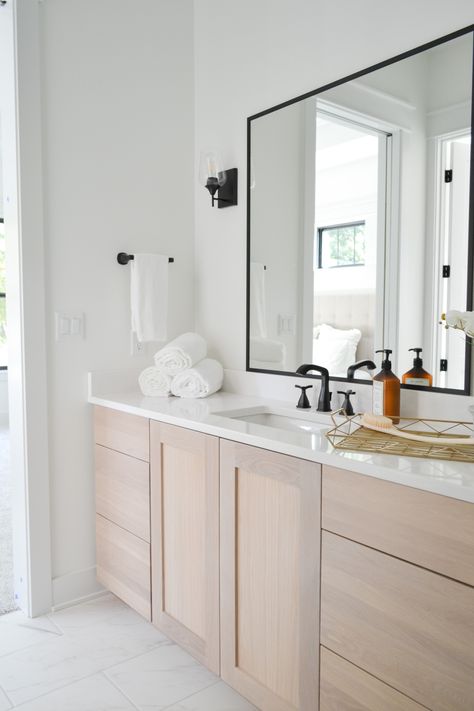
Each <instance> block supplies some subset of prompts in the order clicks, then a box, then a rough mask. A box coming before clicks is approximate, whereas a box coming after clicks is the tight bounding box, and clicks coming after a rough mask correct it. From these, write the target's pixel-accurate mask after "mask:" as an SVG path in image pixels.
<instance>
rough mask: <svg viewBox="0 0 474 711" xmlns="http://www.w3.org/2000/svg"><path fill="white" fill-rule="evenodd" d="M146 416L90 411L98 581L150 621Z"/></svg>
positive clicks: (148, 484) (147, 437)
mask: <svg viewBox="0 0 474 711" xmlns="http://www.w3.org/2000/svg"><path fill="white" fill-rule="evenodd" d="M148 427H149V424H148V420H147V419H146V418H144V417H137V416H135V415H128V414H126V413H123V412H119V411H117V410H112V409H109V408H105V407H96V408H95V411H94V433H95V443H96V444H95V469H96V479H95V483H96V551H97V579H98V580H99V582H100V583H102V585H104V587H106V588H107V589H108V590H110V591H111V592H113V593H115V595H117V596H118V597H120V598H121V599H122V600H124V601H125V602H126V603H127V604H128V605H130V607H133V608H134V609H135V610H137V612H139V613H140V614H141V615H143V616H144V617H145V618H146V619H147V620H150V619H151V579H150V570H151V567H150V492H149V489H150V471H149V463H148V459H149V434H148Z"/></svg>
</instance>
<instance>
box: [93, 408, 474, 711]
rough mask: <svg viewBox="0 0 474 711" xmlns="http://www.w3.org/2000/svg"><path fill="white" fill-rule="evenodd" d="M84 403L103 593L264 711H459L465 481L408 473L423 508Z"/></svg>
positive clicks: (472, 483)
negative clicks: (90, 411) (89, 422)
mask: <svg viewBox="0 0 474 711" xmlns="http://www.w3.org/2000/svg"><path fill="white" fill-rule="evenodd" d="M91 401H92V402H95V403H96V407H95V448H96V483H97V498H96V501H97V574H98V578H99V580H100V581H101V582H102V584H103V585H104V586H105V587H106V588H108V589H109V590H111V591H112V592H114V593H115V594H116V595H117V596H119V597H120V598H122V599H123V600H124V601H125V602H127V603H128V604H129V605H130V606H131V607H133V608H135V609H136V610H137V611H138V612H140V613H141V614H142V615H144V616H145V617H146V618H147V619H149V620H151V621H152V622H153V624H155V625H156V626H157V627H158V628H159V629H160V630H162V631H163V632H164V633H165V634H166V635H167V636H169V637H170V638H171V639H173V640H175V641H176V642H177V643H178V644H179V645H181V646H182V647H183V648H185V649H187V650H188V651H189V652H190V653H191V654H192V655H193V656H194V657H196V658H197V659H198V660H200V661H201V662H202V663H203V664H205V665H206V666H207V667H208V668H209V669H211V670H212V671H213V672H215V673H216V674H220V675H221V676H222V678H223V679H224V680H225V681H226V682H227V683H228V684H230V685H231V686H232V687H234V688H235V689H236V690H237V691H239V692H240V693H241V694H242V695H243V696H245V697H247V698H248V699H249V700H250V701H251V702H252V703H253V704H254V705H255V706H256V707H257V708H259V709H262V710H264V711H317V710H318V709H319V711H358V710H360V711H362V710H368V711H416V710H419V711H421V710H422V709H431V710H432V711H472V709H474V474H473V473H472V472H470V470H469V465H467V467H466V466H465V465H459V466H457V465H455V464H453V463H449V466H450V468H448V467H445V469H444V474H442V473H441V472H442V471H443V463H441V467H440V463H439V462H437V463H436V465H437V466H438V469H436V466H435V464H433V463H430V462H426V461H423V462H421V461H420V462H418V463H417V462H414V463H412V465H411V466H412V470H413V472H416V470H417V465H418V467H419V470H420V476H422V475H423V470H424V472H425V474H424V475H425V476H426V478H427V481H428V479H429V483H428V484H427V487H426V488H431V491H427V490H422V487H420V488H413V483H412V480H411V479H410V475H408V476H407V482H408V483H411V486H410V485H408V486H406V485H403V484H401V483H395V482H394V481H388V480H387V477H388V475H387V472H386V471H385V469H386V466H385V468H384V467H383V466H381V471H382V470H384V473H383V475H382V478H379V477H378V475H377V472H376V471H374V464H363V463H361V462H360V461H359V462H358V463H357V462H356V461H354V467H353V468H357V469H358V471H357V472H354V471H351V466H350V465H351V462H350V458H348V457H347V455H342V456H341V455H340V454H337V453H335V452H332V454H331V452H330V448H328V447H327V446H326V445H324V446H323V445H321V447H320V449H321V453H320V455H318V453H317V452H315V450H314V449H313V450H312V451H311V453H310V450H309V449H308V456H307V458H304V457H302V456H290V455H289V454H285V453H282V449H283V448H284V443H283V444H282V443H281V442H279V443H277V442H275V448H276V449H279V450H280V451H270V450H271V441H270V440H268V441H267V442H266V443H265V448H262V447H261V446H252V445H251V444H249V442H250V441H251V440H252V435H251V428H247V429H246V431H245V432H243V431H242V433H241V434H240V435H239V432H238V431H236V430H233V429H231V428H230V429H229V430H228V432H227V436H225V434H226V432H225V430H224V429H223V426H222V418H215V419H216V422H220V424H219V426H218V425H217V424H215V425H212V416H210V417H206V416H203V415H202V414H201V420H202V424H201V425H199V424H198V423H197V422H196V419H193V418H192V417H191V418H190V419H189V425H188V427H186V426H181V425H180V426H177V425H176V424H172V422H173V419H174V421H179V422H181V423H183V422H184V423H185V419H183V417H182V418H181V420H178V419H177V417H174V418H173V415H172V414H170V410H168V411H167V410H166V408H171V407H173V403H171V404H170V405H168V404H164V405H163V406H162V413H161V414H160V413H159V412H156V413H150V412H149V411H147V410H146V409H143V414H131V412H134V413H137V412H138V413H139V412H140V411H139V409H138V408H137V407H135V408H133V407H130V406H128V405H126V404H124V402H121V403H117V404H116V405H114V403H113V402H111V401H107V400H100V399H97V398H95V399H94V398H91ZM97 403H102V404H108V405H109V406H107V407H104V406H100V405H98V404H97ZM179 406H181V407H184V405H180V404H179V403H178V405H176V407H179ZM157 409H159V408H157ZM127 410H128V411H127ZM213 428H214V429H213ZM199 430H201V431H199ZM212 431H215V432H216V434H212V433H211V432H212ZM239 438H240V440H242V441H238V440H239ZM254 441H261V442H262V443H263V440H261V439H260V440H258V438H257V437H256V436H254ZM288 450H289V451H295V450H294V448H293V450H292V449H291V447H288ZM298 451H300V452H303V449H302V448H300V449H299V450H298ZM318 457H319V460H320V461H319V462H318V461H317V459H318ZM385 459H387V457H386V458H385ZM388 459H390V458H388ZM393 459H397V458H396V457H395V458H393ZM329 461H331V462H332V463H330V464H329V463H328V462H329ZM398 464H400V463H398ZM393 466H394V468H395V466H396V463H395V462H394V465H393ZM363 467H365V468H366V470H367V472H368V474H367V475H365V474H364V473H361V469H363ZM430 467H431V468H430ZM402 470H403V467H402V466H399V473H398V474H397V476H396V477H395V476H394V477H393V478H396V479H397V482H399V481H400V477H403V471H402ZM428 470H429V471H430V472H431V475H430V476H431V478H430V477H428V476H427V475H426V472H427V471H428ZM436 472H438V478H439V481H438V483H437V482H436ZM443 477H444V480H443ZM449 477H451V480H449ZM456 477H457V478H456ZM460 479H463V480H464V484H463V486H459V480H460ZM446 482H447V483H446ZM446 487H448V489H449V492H450V494H451V495H449V494H448V495H446ZM449 487H451V488H449ZM457 487H458V489H457ZM437 488H438V489H439V492H438V493H436V491H437ZM457 490H459V495H456V491H457ZM469 492H470V493H469Z"/></svg>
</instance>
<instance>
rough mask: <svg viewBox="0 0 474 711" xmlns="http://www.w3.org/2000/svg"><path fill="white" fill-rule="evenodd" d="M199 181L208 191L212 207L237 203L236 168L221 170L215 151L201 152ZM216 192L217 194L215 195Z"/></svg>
mask: <svg viewBox="0 0 474 711" xmlns="http://www.w3.org/2000/svg"><path fill="white" fill-rule="evenodd" d="M199 182H200V183H201V185H204V187H205V188H206V189H207V190H208V191H209V194H210V196H211V198H212V207H214V205H215V203H216V202H217V207H230V206H231V205H237V168H230V169H229V170H222V165H221V162H220V159H219V156H218V155H217V153H215V152H213V151H207V152H206V153H201V159H200V161H199ZM216 193H217V196H216Z"/></svg>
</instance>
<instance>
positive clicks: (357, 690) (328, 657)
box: [319, 647, 426, 711]
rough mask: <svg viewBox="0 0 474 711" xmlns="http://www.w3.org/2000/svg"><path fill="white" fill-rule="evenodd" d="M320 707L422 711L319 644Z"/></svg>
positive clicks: (322, 709) (423, 710)
mask: <svg viewBox="0 0 474 711" xmlns="http://www.w3.org/2000/svg"><path fill="white" fill-rule="evenodd" d="M319 708H320V711H426V707H425V706H420V705H419V704H417V703H416V702H415V701H412V700H411V699H409V698H408V697H407V696H404V695H403V694H400V693H399V692H398V691H395V689H392V688H391V687H390V686H387V684H384V683H383V682H381V681H379V680H378V679H376V678H375V677H374V676H371V675H370V674H367V673H366V672H364V671H362V669H358V667H355V666H354V665H353V664H351V663H350V662H348V661H346V660H345V659H342V657H339V656H338V655H337V654H333V652H330V651H329V650H328V649H326V648H325V647H321V691H320V707H319Z"/></svg>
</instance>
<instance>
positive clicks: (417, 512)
mask: <svg viewBox="0 0 474 711" xmlns="http://www.w3.org/2000/svg"><path fill="white" fill-rule="evenodd" d="M322 491H323V503H322V526H323V528H324V529H326V530H327V531H332V532H333V533H338V534H340V535H341V536H344V537H345V538H350V539H351V540H354V541H358V542H359V543H363V544H364V545H367V546H370V547H372V548H377V549H378V550H381V551H383V552H385V553H389V554H391V555H394V556H396V557H397V558H402V559H403V560H408V561H410V562H412V563H416V564H417V565H421V566H423V567H424V568H429V569H430V570H434V571H436V572H438V573H442V574H443V575H447V576H448V577H450V578H454V579H455V580H461V581H462V582H465V583H468V584H469V585H474V504H470V503H467V502H465V501H457V500H456V499H451V498H449V497H446V496H440V495H438V494H432V493H430V492H427V491H418V490H417V489H412V488H411V487H409V486H402V485H400V484H393V483H391V482H387V481H382V480H380V479H375V478H373V477H369V476H363V475H361V474H354V473H353V472H348V471H344V470H342V469H336V468H334V467H329V466H324V467H323V487H322Z"/></svg>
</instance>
